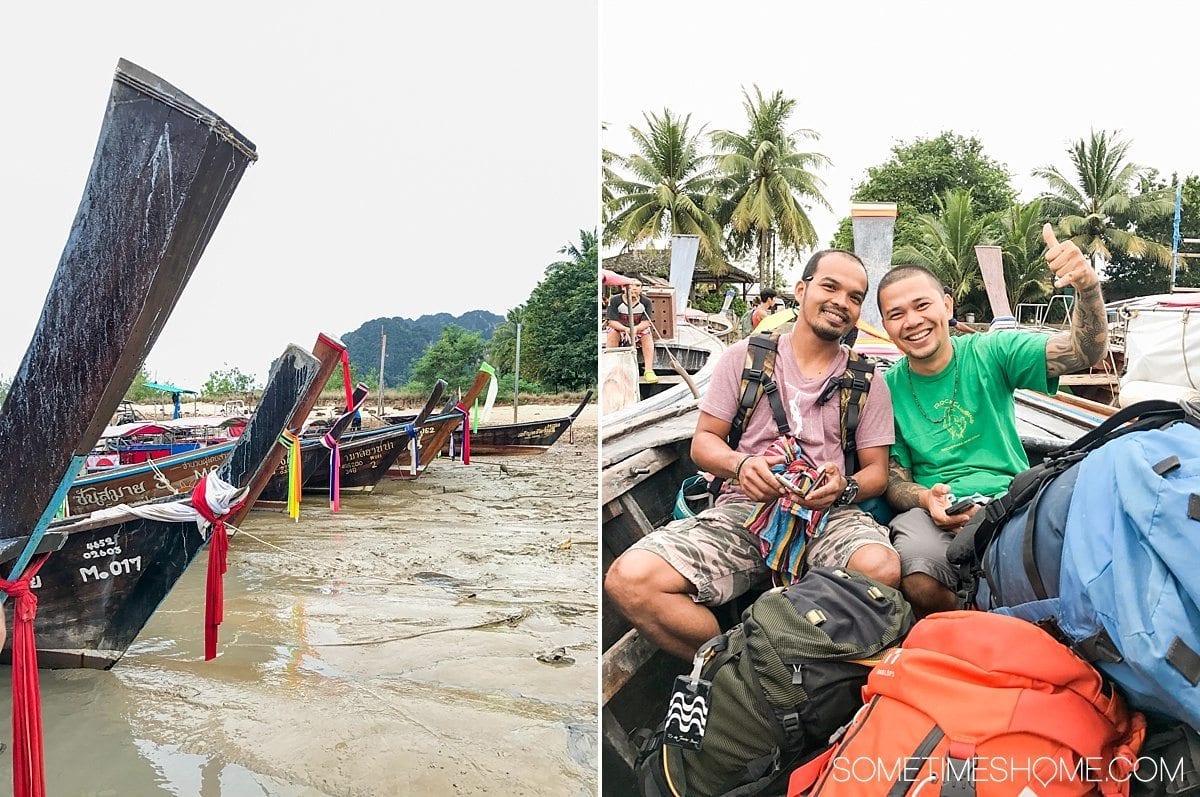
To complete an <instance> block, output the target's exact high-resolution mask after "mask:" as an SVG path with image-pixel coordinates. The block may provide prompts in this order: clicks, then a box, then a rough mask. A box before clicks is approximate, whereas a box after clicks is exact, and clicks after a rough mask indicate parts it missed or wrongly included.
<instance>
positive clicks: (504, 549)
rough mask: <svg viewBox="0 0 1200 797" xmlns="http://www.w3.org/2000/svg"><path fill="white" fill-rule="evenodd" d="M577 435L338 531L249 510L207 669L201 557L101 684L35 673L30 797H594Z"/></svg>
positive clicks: (346, 509) (591, 428)
mask: <svg viewBox="0 0 1200 797" xmlns="http://www.w3.org/2000/svg"><path fill="white" fill-rule="evenodd" d="M546 406H547V409H546V411H547V412H550V413H551V414H549V415H544V416H541V417H558V416H560V415H563V414H565V412H564V410H563V407H562V405H546ZM498 410H500V411H499V412H497V413H495V414H494V415H493V422H505V421H506V420H508V419H510V418H511V408H503V409H500V408H498ZM505 410H507V412H505ZM527 410H529V413H530V414H529V415H528V416H527V414H526V411H527ZM538 411H540V410H537V409H535V408H532V407H525V406H523V407H521V417H522V420H525V419H526V418H527V417H530V418H533V417H537V416H535V415H534V413H535V412H538ZM567 411H569V410H567ZM594 419H595V408H594V405H593V406H592V407H589V408H588V409H587V410H586V411H585V413H584V416H583V417H581V418H580V421H579V422H578V424H577V428H576V430H575V435H574V442H573V443H572V442H568V440H567V438H566V437H564V438H563V440H560V441H559V443H558V444H557V445H556V446H554V448H552V449H551V450H550V451H548V452H547V453H545V454H543V455H540V456H534V457H490V458H486V459H485V458H477V459H476V460H475V462H474V463H473V464H471V465H469V466H464V465H463V464H461V463H458V462H448V461H444V460H439V461H437V462H436V463H434V464H433V465H432V466H431V467H430V469H429V470H428V472H427V473H426V474H425V475H424V476H422V478H421V479H419V480H417V481H412V482H388V483H385V484H383V485H381V487H380V488H379V489H377V491H376V492H375V493H374V494H372V495H366V496H347V497H344V498H343V501H342V511H341V512H340V513H339V514H337V515H334V514H331V513H330V512H329V509H328V506H327V504H326V502H325V501H322V500H319V497H314V496H306V497H305V503H304V505H303V508H302V515H301V519H300V521H299V522H298V523H293V522H292V521H290V520H289V519H287V518H286V517H284V516H283V515H281V514H278V513H274V512H264V511H258V510H256V511H254V512H252V513H251V514H250V516H249V519H248V520H247V521H246V522H245V523H244V524H243V525H244V528H243V532H242V533H240V534H237V535H235V537H234V539H233V540H232V543H231V550H230V557H229V573H228V575H227V576H226V579H225V595H226V597H225V622H224V625H222V627H221V643H220V649H221V655H220V656H219V657H218V658H217V659H216V660H215V661H212V662H207V663H206V662H204V661H202V658H203V632H202V622H203V600H204V570H205V566H206V564H207V553H206V552H202V553H201V554H200V556H199V557H198V558H197V561H196V562H194V563H193V565H192V566H191V567H190V568H189V570H188V572H187V573H185V574H184V577H183V578H182V579H181V580H180V582H179V583H178V584H177V586H176V588H175V590H174V591H172V593H171V594H170V595H169V596H168V597H167V600H166V601H164V603H163V605H162V606H161V607H160V608H159V610H158V612H157V613H156V614H155V616H154V617H153V618H152V620H151V622H150V623H149V625H148V626H147V627H146V629H145V630H144V631H143V633H142V634H141V636H140V637H139V638H138V640H137V641H136V642H135V643H134V645H133V647H132V648H131V649H130V651H129V653H128V654H127V655H126V657H125V658H124V659H123V660H122V661H121V662H119V663H118V664H117V665H116V667H114V668H113V669H112V670H111V671H108V672H89V671H59V672H49V671H43V673H42V692H43V724H44V729H45V759H46V776H47V790H48V793H51V794H86V795H140V794H179V795H197V794H198V795H203V796H204V797H207V796H208V795H280V796H286V797H291V795H331V796H336V797H343V796H344V797H351V796H352V795H353V796H357V795H394V794H513V795H592V794H595V793H596V789H597V784H596V772H597V761H596V757H597V752H596V751H597V744H596V728H597V712H596V694H597V691H596V684H597V663H596V661H597V648H596V639H597V608H596V597H595V596H596V594H597V593H596V589H597V579H598V576H597V573H598V569H597V535H598V524H597V520H596V506H597V493H596V491H597V480H596V473H597V470H596V462H597V451H596V442H595V441H596V434H595V420H594ZM313 498H317V499H318V500H311V499H313ZM9 678H10V673H9V669H8V668H3V669H2V670H0V703H3V704H7V703H8V702H9V700H10V697H9V694H10V685H9V683H8V680H9ZM7 710H8V707H7V706H0V711H7ZM10 735H11V729H10V728H8V727H7V726H6V727H5V729H4V731H3V732H2V735H0V739H2V740H3V741H4V742H5V743H7V744H8V745H9V750H11V739H10ZM10 767H11V756H10V755H9V754H4V755H0V779H11V774H10V771H9V768H10Z"/></svg>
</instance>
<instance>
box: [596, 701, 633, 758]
mask: <svg viewBox="0 0 1200 797" xmlns="http://www.w3.org/2000/svg"><path fill="white" fill-rule="evenodd" d="M601 725H602V726H603V728H604V741H605V743H606V746H605V748H604V749H605V751H606V752H607V751H609V750H611V751H613V752H615V753H616V754H617V755H618V756H619V757H620V758H621V762H622V763H624V764H625V766H627V767H628V768H629V771H630V772H631V773H632V772H633V770H634V768H635V767H636V765H637V758H638V751H637V748H636V747H634V746H633V742H631V741H629V732H628V731H626V730H625V728H624V727H623V726H622V725H621V721H620V720H618V719H617V718H616V716H614V715H613V712H612V710H611V709H608V708H606V709H604V718H603V722H602V723H601Z"/></svg>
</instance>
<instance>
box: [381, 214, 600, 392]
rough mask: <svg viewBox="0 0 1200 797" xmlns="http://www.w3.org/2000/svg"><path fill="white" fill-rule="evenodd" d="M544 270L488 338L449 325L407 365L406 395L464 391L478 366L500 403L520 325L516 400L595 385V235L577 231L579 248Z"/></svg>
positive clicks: (568, 249)
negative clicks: (492, 381) (443, 386)
mask: <svg viewBox="0 0 1200 797" xmlns="http://www.w3.org/2000/svg"><path fill="white" fill-rule="evenodd" d="M559 253H560V254H562V255H565V257H564V258H563V259H562V260H558V261H555V262H553V263H551V264H550V265H549V266H547V267H546V270H545V273H544V276H543V278H542V279H541V280H540V281H539V282H538V284H537V286H536V287H534V289H533V290H532V292H531V293H530V294H529V298H528V299H526V300H525V302H523V303H521V304H519V305H517V306H516V307H514V308H512V309H510V310H509V311H508V313H507V314H506V315H505V318H504V321H502V322H500V324H499V325H498V326H496V328H495V329H494V330H493V331H492V334H491V336H490V337H487V336H484V335H483V334H481V333H479V332H472V331H469V330H466V329H463V328H462V327H460V326H458V325H456V324H447V325H446V326H444V327H443V328H442V331H441V334H440V336H439V337H438V339H437V340H436V341H434V342H433V343H432V344H431V345H430V346H429V347H428V348H426V349H425V351H424V352H423V353H422V354H421V356H420V357H418V358H417V359H416V360H415V361H414V362H413V364H412V374H411V376H410V378H409V380H408V382H407V384H406V386H405V387H406V390H409V391H414V392H423V391H428V390H429V389H431V388H432V386H433V383H434V382H435V381H436V380H438V379H444V380H446V383H447V385H448V387H449V389H451V390H458V389H461V390H466V389H467V388H468V387H469V386H470V384H471V382H472V381H474V378H475V373H476V371H477V370H478V368H479V364H480V363H481V362H483V361H484V360H486V361H487V362H488V363H490V364H491V365H492V367H493V368H495V369H496V373H497V376H498V379H499V384H500V391H501V392H500V395H501V396H507V395H512V391H513V388H514V381H515V379H516V374H515V373H514V371H515V368H516V357H517V327H518V325H520V335H521V338H520V345H521V363H520V365H521V373H520V390H521V392H522V393H553V392H559V391H564V390H565V391H571V390H583V389H586V388H588V387H592V386H594V385H595V384H596V330H597V326H598V324H599V315H598V305H597V275H598V274H599V270H598V269H599V247H598V240H597V236H596V233H595V232H589V231H587V230H580V231H579V241H578V242H577V243H576V242H572V243H568V244H566V245H565V246H563V247H562V249H560V250H559Z"/></svg>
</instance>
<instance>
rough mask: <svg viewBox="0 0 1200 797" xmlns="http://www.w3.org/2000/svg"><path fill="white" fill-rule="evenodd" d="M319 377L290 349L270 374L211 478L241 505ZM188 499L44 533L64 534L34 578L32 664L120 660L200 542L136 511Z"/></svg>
mask: <svg viewBox="0 0 1200 797" xmlns="http://www.w3.org/2000/svg"><path fill="white" fill-rule="evenodd" d="M320 370H321V362H320V361H319V360H318V359H317V358H316V357H313V356H312V355H310V354H308V353H307V352H305V351H304V350H303V349H301V348H299V347H297V346H289V347H288V349H287V350H286V351H285V352H284V353H283V355H282V356H281V357H280V358H279V359H278V360H276V361H275V364H274V365H273V366H272V369H271V376H270V379H269V381H268V383H267V387H266V389H265V391H264V392H263V397H262V400H261V401H260V402H259V406H258V410H257V411H256V412H255V414H254V417H253V419H252V420H251V421H250V424H249V425H248V426H247V427H246V431H245V432H243V433H242V435H241V436H240V437H239V438H238V441H237V445H235V446H234V448H233V450H232V451H231V452H230V453H229V455H228V456H227V457H226V459H225V461H224V463H222V465H221V467H220V468H219V469H218V471H217V475H218V476H220V477H221V478H222V479H224V480H225V481H227V482H229V483H230V484H231V485H233V486H235V487H246V488H249V489H250V493H251V494H248V495H247V496H246V500H245V503H244V504H243V506H245V505H249V504H250V503H252V502H253V498H254V496H253V494H252V493H253V491H254V488H253V486H252V484H253V481H254V479H255V478H256V477H258V476H260V475H261V474H263V473H264V472H265V473H267V474H270V473H271V471H273V470H274V468H275V465H276V462H275V460H276V459H278V456H279V455H280V454H281V453H282V450H283V446H282V445H281V444H280V443H279V435H280V433H281V432H282V431H283V429H284V428H285V427H286V425H287V423H288V422H289V421H290V420H291V419H292V418H293V417H294V416H295V415H296V414H297V410H298V409H300V405H301V404H302V403H303V401H304V400H305V398H306V396H307V393H308V390H309V388H310V387H311V385H312V384H313V383H314V382H317V381H318V380H317V376H318V373H319V371H320ZM320 384H321V385H322V386H323V385H324V382H320ZM190 501H191V496H190V495H186V496H180V497H173V498H167V499H160V500H157V501H151V502H143V503H141V504H138V505H136V506H134V507H129V506H119V507H115V508H111V509H107V510H103V511H100V512H95V513H92V514H91V515H86V516H82V517H79V518H68V519H66V520H63V521H59V522H56V523H52V524H51V525H50V531H51V532H58V533H63V534H66V544H65V545H64V546H63V548H62V550H60V551H58V552H57V553H55V554H53V555H52V556H51V557H50V558H49V559H48V560H47V561H46V563H45V564H44V565H43V566H42V569H41V570H40V571H39V572H38V576H37V577H38V578H39V579H40V584H39V585H38V587H37V589H36V592H37V596H38V601H39V606H40V609H39V612H38V617H37V620H36V621H35V623H34V631H35V634H36V640H37V648H38V664H39V666H42V667H51V668H67V667H91V668H103V669H107V668H109V667H111V666H112V665H113V664H115V663H116V662H117V660H119V659H120V658H121V656H122V655H124V653H125V650H126V648H128V647H129V645H130V644H131V643H132V642H133V640H134V639H135V638H136V637H137V635H138V634H139V633H140V632H141V630H142V628H143V626H145V624H146V621H148V620H149V619H150V616H151V615H152V614H153V613H154V610H155V609H156V608H158V605H159V604H160V603H161V602H162V600H163V598H165V597H166V595H167V593H168V592H170V590H171V588H172V587H173V586H174V585H175V582H176V581H177V580H178V579H179V576H180V575H182V574H183V571H184V570H185V569H187V566H188V564H190V563H191V561H192V559H193V558H194V557H195V555H196V553H197V552H198V551H199V550H200V548H201V547H203V546H204V544H205V542H206V538H205V537H204V535H202V534H201V533H200V531H199V529H198V527H197V525H196V523H195V522H194V521H168V520H157V519H147V518H145V517H141V516H139V515H138V514H136V510H138V509H140V508H142V507H146V506H155V507H161V506H162V505H164V504H168V503H175V502H180V503H190ZM242 514H243V513H242V512H238V513H234V514H233V516H232V518H231V522H233V523H235V525H236V523H237V522H238V521H239V520H240V517H241V515H242ZM199 615H200V612H197V616H199ZM199 627H200V625H199V623H197V629H199Z"/></svg>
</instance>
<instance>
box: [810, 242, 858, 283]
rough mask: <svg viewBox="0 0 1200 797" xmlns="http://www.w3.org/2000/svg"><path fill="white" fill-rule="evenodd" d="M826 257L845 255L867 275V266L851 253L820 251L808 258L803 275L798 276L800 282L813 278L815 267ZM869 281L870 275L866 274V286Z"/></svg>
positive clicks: (834, 250) (815, 271)
mask: <svg viewBox="0 0 1200 797" xmlns="http://www.w3.org/2000/svg"><path fill="white" fill-rule="evenodd" d="M826 255H845V256H846V257H848V258H851V259H852V260H854V262H856V263H858V264H859V265H860V266H862V267H863V273H864V274H867V264H866V263H864V262H863V261H862V258H861V257H859V256H858V255H856V254H854V253H853V252H850V251H848V250H846V249H822V250H820V251H819V252H813V256H812V257H810V258H809V259H808V262H807V263H805V264H804V273H803V274H801V275H800V280H801V281H802V282H808V281H809V280H810V279H812V278H813V275H814V274H816V273H817V266H819V265H820V264H821V258H823V257H825V256H826ZM870 280H871V276H870V274H867V284H868V285H869V284H870Z"/></svg>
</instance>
